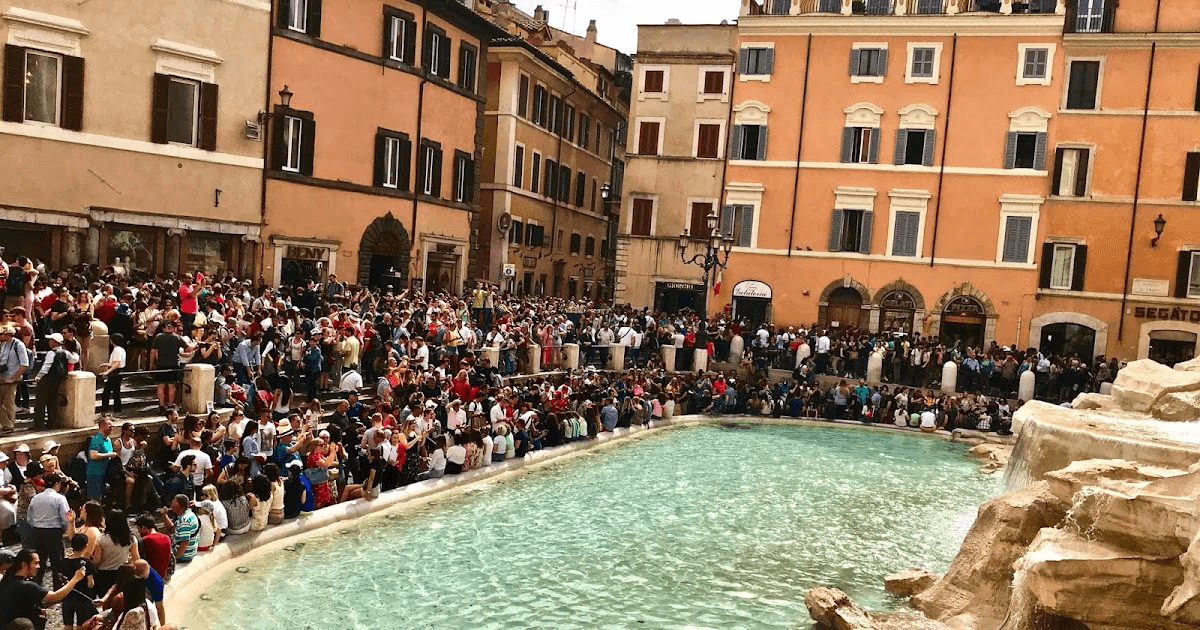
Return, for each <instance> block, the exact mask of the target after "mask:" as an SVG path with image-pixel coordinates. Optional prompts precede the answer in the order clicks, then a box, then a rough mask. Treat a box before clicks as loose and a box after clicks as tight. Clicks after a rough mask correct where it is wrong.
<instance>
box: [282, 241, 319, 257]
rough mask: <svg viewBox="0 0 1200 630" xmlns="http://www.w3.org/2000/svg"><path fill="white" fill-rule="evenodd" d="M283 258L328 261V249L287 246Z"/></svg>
mask: <svg viewBox="0 0 1200 630" xmlns="http://www.w3.org/2000/svg"><path fill="white" fill-rule="evenodd" d="M283 257H284V258H291V259H292V260H329V248H327V247H303V246H301V245H288V246H287V249H285V250H284V252H283Z"/></svg>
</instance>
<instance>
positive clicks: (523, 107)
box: [517, 74, 529, 118]
mask: <svg viewBox="0 0 1200 630" xmlns="http://www.w3.org/2000/svg"><path fill="white" fill-rule="evenodd" d="M517 115H518V116H520V117H521V118H529V77H527V76H525V75H523V74H522V75H521V77H520V78H519V79H517Z"/></svg>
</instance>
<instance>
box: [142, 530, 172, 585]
mask: <svg viewBox="0 0 1200 630" xmlns="http://www.w3.org/2000/svg"><path fill="white" fill-rule="evenodd" d="M137 530H138V535H139V536H141V537H142V549H141V553H142V557H143V558H145V559H146V562H149V563H150V567H151V568H152V569H154V570H155V571H157V572H158V574H159V575H160V576H162V577H163V579H164V580H165V579H166V578H167V575H168V574H167V569H169V568H170V566H171V557H172V553H171V537H170V536H167V535H166V534H163V533H160V532H159V531H158V530H156V529H155V528H154V517H153V516H147V515H142V516H139V517H138V519H137Z"/></svg>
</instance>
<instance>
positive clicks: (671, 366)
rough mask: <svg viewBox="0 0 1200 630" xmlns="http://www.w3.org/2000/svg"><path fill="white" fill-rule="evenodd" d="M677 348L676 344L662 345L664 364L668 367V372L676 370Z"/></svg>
mask: <svg viewBox="0 0 1200 630" xmlns="http://www.w3.org/2000/svg"><path fill="white" fill-rule="evenodd" d="M676 349H677V348H675V346H663V347H662V360H663V365H664V366H665V367H666V368H667V371H668V372H674V371H675V351H676Z"/></svg>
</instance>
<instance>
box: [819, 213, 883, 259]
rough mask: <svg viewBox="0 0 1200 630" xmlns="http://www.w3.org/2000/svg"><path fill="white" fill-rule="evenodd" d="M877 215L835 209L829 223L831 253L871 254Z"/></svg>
mask: <svg viewBox="0 0 1200 630" xmlns="http://www.w3.org/2000/svg"><path fill="white" fill-rule="evenodd" d="M874 222H875V213H874V212H873V211H871V210H847V209H843V208H835V209H834V210H833V216H832V218H831V219H830V222H829V251H831V252H859V253H860V254H869V253H871V236H872V234H871V232H872V228H873V224H874Z"/></svg>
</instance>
